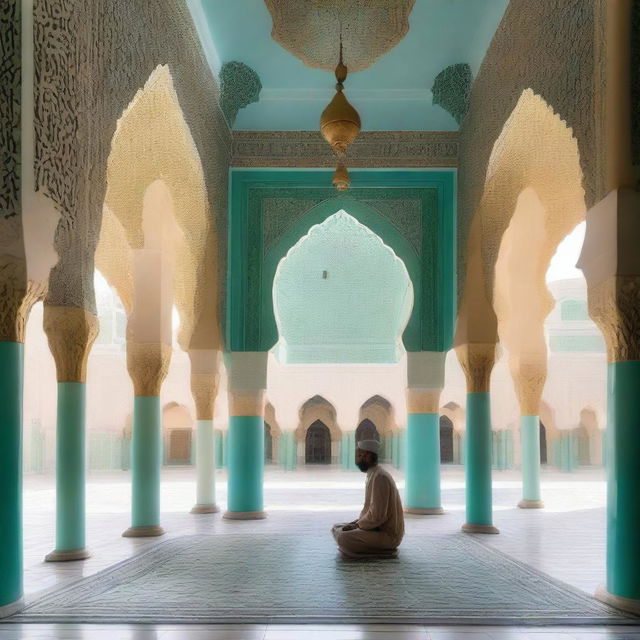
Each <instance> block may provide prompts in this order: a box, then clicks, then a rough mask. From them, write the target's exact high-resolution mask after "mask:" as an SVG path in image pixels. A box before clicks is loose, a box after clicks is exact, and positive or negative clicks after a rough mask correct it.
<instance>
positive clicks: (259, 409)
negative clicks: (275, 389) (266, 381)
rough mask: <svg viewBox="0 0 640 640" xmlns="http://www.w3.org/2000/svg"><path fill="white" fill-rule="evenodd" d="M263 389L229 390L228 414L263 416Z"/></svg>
mask: <svg viewBox="0 0 640 640" xmlns="http://www.w3.org/2000/svg"><path fill="white" fill-rule="evenodd" d="M264 402H265V398H264V389H253V390H245V389H243V390H237V391H234V390H229V416H264Z"/></svg>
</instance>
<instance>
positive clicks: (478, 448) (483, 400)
mask: <svg viewBox="0 0 640 640" xmlns="http://www.w3.org/2000/svg"><path fill="white" fill-rule="evenodd" d="M465 461H466V464H465V497H466V504H467V509H466V511H467V524H479V525H491V524H493V514H492V496H491V410H490V396H489V393H487V392H474V393H468V394H467V429H466V436H465Z"/></svg>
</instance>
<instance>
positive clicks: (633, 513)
mask: <svg viewBox="0 0 640 640" xmlns="http://www.w3.org/2000/svg"><path fill="white" fill-rule="evenodd" d="M607 386H608V409H607V413H608V424H607V481H608V484H607V583H606V593H599V594H598V595H599V596H600V597H602V599H605V600H608V601H611V602H612V603H613V604H616V605H617V606H622V607H623V608H625V609H629V610H633V611H635V612H636V613H640V537H639V533H640V500H638V496H639V495H640V360H633V361H623V362H613V363H610V364H609V370H608V384H607ZM611 597H613V598H614V600H613V601H612V600H611Z"/></svg>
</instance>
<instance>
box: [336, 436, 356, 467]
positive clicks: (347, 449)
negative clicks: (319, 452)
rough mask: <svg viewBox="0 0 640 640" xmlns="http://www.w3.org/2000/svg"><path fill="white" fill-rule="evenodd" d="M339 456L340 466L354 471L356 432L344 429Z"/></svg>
mask: <svg viewBox="0 0 640 640" xmlns="http://www.w3.org/2000/svg"><path fill="white" fill-rule="evenodd" d="M340 458H341V459H342V468H343V469H347V470H349V471H354V470H355V469H357V468H358V467H356V432H355V431H346V432H345V433H343V434H342V444H341V447H340Z"/></svg>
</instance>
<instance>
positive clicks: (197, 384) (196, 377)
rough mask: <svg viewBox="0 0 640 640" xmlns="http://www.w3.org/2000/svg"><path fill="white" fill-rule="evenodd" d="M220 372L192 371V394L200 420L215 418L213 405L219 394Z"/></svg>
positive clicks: (197, 416)
mask: <svg viewBox="0 0 640 640" xmlns="http://www.w3.org/2000/svg"><path fill="white" fill-rule="evenodd" d="M219 382H220V375H219V374H218V373H192V374H191V395H193V400H194V402H195V403H196V418H197V419H198V420H213V406H214V403H215V400H216V395H217V394H218V384H219Z"/></svg>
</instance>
